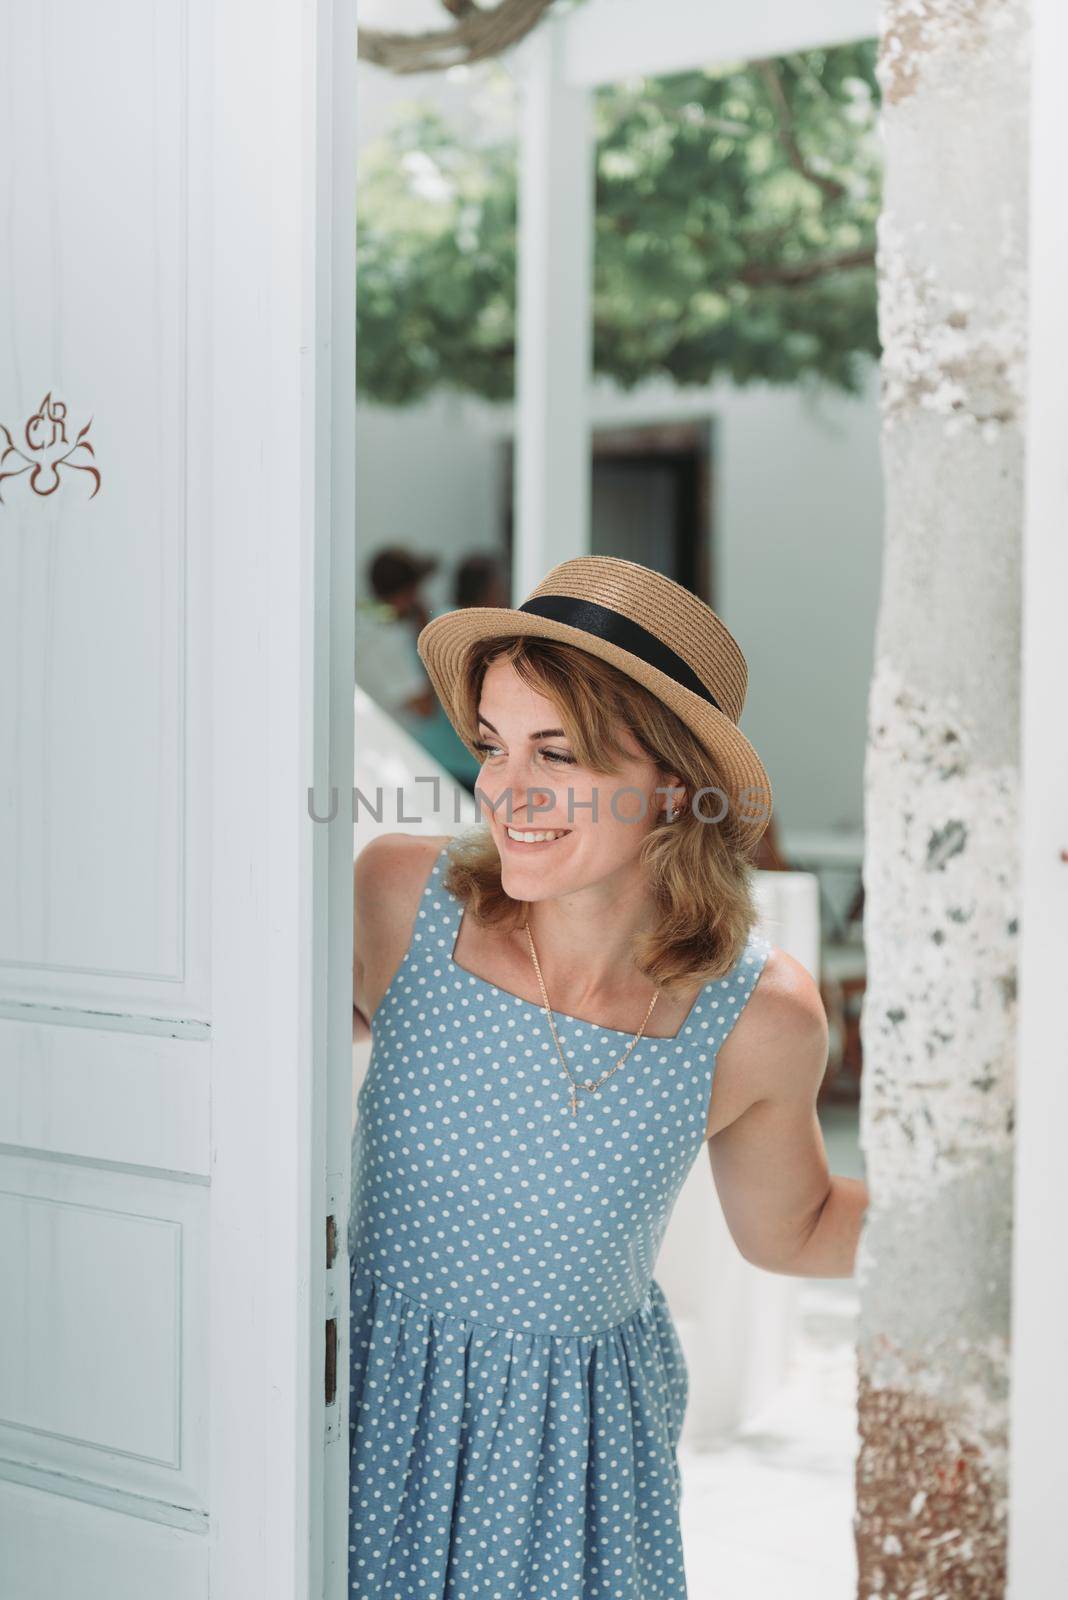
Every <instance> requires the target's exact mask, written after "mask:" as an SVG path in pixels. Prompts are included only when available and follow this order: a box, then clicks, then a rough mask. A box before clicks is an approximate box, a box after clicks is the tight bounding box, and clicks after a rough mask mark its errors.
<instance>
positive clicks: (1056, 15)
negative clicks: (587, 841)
mask: <svg viewBox="0 0 1068 1600" xmlns="http://www.w3.org/2000/svg"><path fill="white" fill-rule="evenodd" d="M1031 26H1032V41H1031V63H1032V65H1031V163H1030V227H1029V240H1028V252H1029V273H1028V293H1029V329H1028V345H1029V354H1028V399H1027V412H1028V420H1027V465H1026V477H1025V506H1024V538H1023V623H1024V628H1023V678H1022V741H1021V745H1022V750H1021V776H1022V784H1021V793H1022V815H1021V832H1020V840H1019V844H1020V851H1021V855H1020V862H1021V913H1020V956H1019V969H1018V974H1019V1033H1018V1047H1019V1048H1018V1055H1017V1066H1016V1161H1015V1197H1014V1198H1015V1206H1014V1211H1015V1224H1014V1230H1013V1240H1014V1259H1013V1298H1012V1367H1011V1384H1010V1400H1011V1416H1010V1437H1011V1440H1012V1453H1011V1456H1010V1462H1009V1482H1010V1496H1009V1502H1010V1503H1009V1585H1008V1592H1009V1595H1010V1597H1011V1600H1054V1597H1055V1596H1060V1595H1063V1594H1064V1593H1065V1589H1066V1586H1068V1552H1066V1549H1065V1542H1064V1526H1063V1525H1064V1506H1065V1502H1066V1499H1068V1464H1066V1462H1065V1457H1064V1451H1063V1450H1062V1449H1061V1447H1060V1441H1061V1440H1062V1439H1063V1438H1064V1437H1065V1434H1066V1432H1068V1371H1066V1369H1065V1361H1064V1352H1065V1349H1066V1348H1068V1280H1066V1278H1065V1274H1064V1271H1063V1268H1062V1267H1059V1266H1058V1262H1063V1257H1064V1250H1063V1240H1062V1238H1061V1220H1062V1218H1063V1216H1064V1194H1065V1178H1064V1130H1065V1128H1068V1050H1066V1047H1065V1023H1064V975H1065V971H1066V969H1068V716H1066V715H1065V709H1064V696H1065V686H1066V685H1068V635H1066V633H1065V626H1064V608H1065V597H1066V596H1068V542H1066V540H1065V533H1064V530H1065V527H1066V526H1068V470H1066V466H1065V460H1066V458H1065V449H1064V437H1065V430H1066V427H1068V415H1066V413H1068V407H1066V404H1065V393H1064V369H1065V364H1066V362H1068V302H1066V300H1065V294H1064V285H1065V281H1066V279H1068V211H1066V209H1065V205H1064V156H1063V152H1064V147H1065V142H1066V140H1068V106H1066V103H1065V96H1064V89H1063V84H1062V82H1061V79H1060V73H1059V71H1058V66H1059V63H1061V62H1063V60H1064V56H1065V52H1066V51H1068V13H1066V12H1065V9H1064V7H1063V6H1062V5H1060V4H1058V0H1033V5H1032V23H1031Z"/></svg>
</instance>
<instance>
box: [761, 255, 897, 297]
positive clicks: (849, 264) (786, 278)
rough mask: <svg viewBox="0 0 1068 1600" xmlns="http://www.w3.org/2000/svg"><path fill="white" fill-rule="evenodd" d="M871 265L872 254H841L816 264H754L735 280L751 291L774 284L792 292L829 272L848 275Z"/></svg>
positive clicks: (805, 262)
mask: <svg viewBox="0 0 1068 1600" xmlns="http://www.w3.org/2000/svg"><path fill="white" fill-rule="evenodd" d="M874 265H875V251H874V250H844V251H842V253H841V254H840V255H837V256H824V257H823V258H822V259H820V260H816V261H798V262H795V263H790V262H784V263H781V264H771V263H769V264H768V265H763V264H762V263H760V262H758V261H754V262H750V263H749V264H748V265H746V266H744V267H740V268H739V270H738V272H737V273H736V274H735V277H736V278H737V280H738V282H739V283H747V284H749V285H750V286H751V287H754V288H762V287H763V286H764V285H765V284H778V285H780V286H781V287H782V288H787V289H792V288H795V287H797V285H799V284H802V283H811V282H812V280H813V279H814V278H824V277H827V276H828V275H829V274H830V273H832V272H849V271H851V270H852V269H853V268H854V267H873V266H874Z"/></svg>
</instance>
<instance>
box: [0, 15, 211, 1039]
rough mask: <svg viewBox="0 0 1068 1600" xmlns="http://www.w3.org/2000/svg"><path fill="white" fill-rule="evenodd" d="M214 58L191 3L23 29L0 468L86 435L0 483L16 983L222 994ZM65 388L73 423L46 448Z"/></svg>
mask: <svg viewBox="0 0 1068 1600" xmlns="http://www.w3.org/2000/svg"><path fill="white" fill-rule="evenodd" d="M196 10H197V7H196V5H195V4H193V5H192V14H193V15H194V16H195V13H196ZM199 70H200V63H198V62H197V61H196V60H195V59H191V58H190V55H189V50H188V28H187V13H186V7H185V6H184V5H183V4H181V3H179V0H167V3H163V0H157V3H153V4H150V5H139V4H135V3H133V0H101V3H100V4H97V5H94V6H75V5H71V4H66V3H63V4H60V5H58V6H57V7H55V8H52V9H41V8H38V9H35V10H34V12H33V14H32V16H31V15H27V16H26V17H24V18H22V19H21V20H20V23H19V25H18V27H17V28H15V29H14V30H13V37H10V38H9V39H8V40H7V42H6V44H5V72H4V75H3V84H4V96H5V100H6V102H7V103H6V105H5V123H6V125H7V127H8V128H9V130H10V132H9V134H8V135H7V136H6V137H5V138H4V140H3V141H0V173H2V180H0V182H2V188H3V193H4V214H5V218H6V225H5V244H6V248H5V251H4V254H3V259H2V262H0V301H2V303H3V305H4V307H5V327H6V329H7V333H6V337H5V359H4V361H3V362H2V364H0V371H2V376H0V424H3V425H4V426H5V427H6V428H7V429H8V430H9V432H10V434H11V436H12V438H13V441H14V443H15V446H16V449H17V450H19V451H20V452H21V453H20V454H17V455H16V454H14V453H13V454H11V455H10V456H9V457H8V459H7V460H6V461H5V462H4V464H3V466H0V471H3V472H8V471H11V470H12V469H13V468H15V467H22V466H25V465H26V463H27V462H28V461H37V460H39V459H42V458H44V459H45V460H51V459H52V458H54V457H55V456H57V455H58V456H62V455H63V454H64V453H66V451H67V450H68V449H70V450H71V451H73V454H72V455H71V457H70V463H69V464H67V465H66V466H63V467H60V468H59V469H58V473H59V486H58V487H57V488H56V489H55V491H54V492H53V493H51V494H49V495H45V494H43V493H36V492H34V491H33V489H32V488H31V487H30V484H29V472H28V471H25V472H22V473H20V474H19V475H18V476H13V477H9V478H7V479H5V480H4V481H3V482H0V495H2V497H3V503H2V504H0V597H2V598H0V607H2V618H3V625H2V626H0V769H2V770H3V772H4V775H5V782H4V784H3V786H2V788H0V882H2V883H3V884H4V885H5V892H4V894H3V895H2V896H0V985H2V993H3V996H4V998H5V999H8V998H12V997H18V998H21V999H34V1000H42V999H49V998H52V997H59V998H61V999H62V1001H63V1002H65V1003H67V1004H71V1003H75V1002H76V1003H79V1004H83V1005H86V1006H93V1007H97V1008H102V1009H106V1010H112V1011H143V1012H148V1013H150V1014H153V1013H159V1012H161V1011H162V1012H166V1013H169V1014H185V1015H194V1016H199V1017H203V1016H204V1015H205V1014H206V1012H205V1007H206V1003H207V957H208V951H207V942H206V931H207V923H206V900H205V892H204V891H205V875H204V873H205V865H206V863H205V855H204V824H205V817H206V811H205V804H206V800H207V794H208V788H207V781H206V774H204V773H203V770H202V768H203V762H204V757H205V753H206V750H205V740H204V735H205V701H204V696H203V682H204V681H203V675H202V672H201V671H200V670H198V668H199V664H200V662H201V661H202V660H203V656H204V651H203V643H204V638H205V635H204V631H203V625H204V619H205V612H206V606H205V599H206V596H205V594H204V590H203V588H202V586H201V584H200V583H199V581H198V575H199V572H200V561H201V557H200V550H201V548H202V545H203V540H204V538H205V537H206V534H207V524H206V523H205V521H204V520H203V519H202V518H198V516H197V506H196V504H195V501H193V500H192V498H191V495H190V492H189V490H190V476H191V473H193V472H195V471H196V470H197V469H196V463H197V462H198V461H200V460H202V459H203V457H204V456H205V454H206V452H207V450H208V449H209V448H210V445H211V438H210V431H209V430H208V429H207V427H206V423H207V421H208V418H207V416H206V414H205V412H204V411H203V410H200V409H198V408H197V407H196V406H190V405H189V404H188V401H189V398H190V392H189V380H190V356H191V349H190V339H191V336H192V335H193V333H194V332H195V329H194V328H193V327H191V322H190V318H191V316H193V317H194V319H195V308H194V307H192V306H191V304H190V292H191V283H190V270H191V266H194V262H195V257H194V251H195V246H191V240H192V238H193V236H194V232H195V230H196V228H197V198H196V192H195V189H193V192H191V188H192V183H191V172H190V165H189V151H188V147H187V142H186V121H187V116H188V113H189V108H190V105H191V104H192V105H194V106H195V105H196V104H198V103H201V102H200V100H199V99H198V98H197V96H198V89H197V79H196V74H197V72H198V71H199ZM106 103H110V105H111V107H112V112H111V114H110V115H101V114H100V110H101V106H102V105H103V104H106ZM194 132H195V122H194ZM46 395H51V396H52V399H53V402H54V403H55V404H58V405H62V406H64V407H65V408H66V418H65V422H64V423H63V424H62V426H65V428H66V432H67V440H68V444H67V445H66V446H64V445H62V444H61V443H60V442H59V440H58V438H57V443H56V446H55V448H53V449H50V450H45V451H43V452H35V451H33V450H32V449H30V448H29V446H28V445H27V441H26V438H25V433H26V428H27V424H28V422H29V419H30V418H31V417H32V416H33V415H34V414H35V413H36V412H37V410H38V407H39V406H40V404H41V402H42V399H43V398H44V397H45V396H46ZM86 425H88V427H89V432H88V434H87V436H86V443H88V444H90V445H92V447H93V450H94V451H95V455H89V454H87V453H86V451H85V449H84V447H82V448H80V449H75V448H74V446H75V440H76V437H77V435H78V434H79V432H80V431H81V429H82V428H83V427H84V426H86ZM46 430H47V432H48V434H49V435H51V433H52V432H53V426H52V425H49V424H45V423H43V422H42V423H41V424H38V425H37V426H36V427H34V428H33V429H32V431H33V434H34V438H35V439H36V440H37V441H38V442H40V439H41V436H42V435H43V434H44V433H45V432H46ZM5 446H6V440H5V439H4V436H3V435H0V450H3V449H4V448H5ZM94 465H95V466H96V468H97V469H98V470H99V472H100V474H101V484H100V489H99V491H98V492H97V493H96V495H95V496H93V497H92V498H91V497H90V496H91V491H92V488H93V480H92V479H91V477H90V476H89V474H88V472H87V471H85V470H83V469H84V468H85V467H87V466H94ZM50 481H52V472H51V471H49V470H47V469H46V471H45V473H44V476H43V480H42V482H41V484H40V487H42V488H43V487H46V486H47V484H48V482H50ZM104 706H107V707H109V715H108V716H107V717H106V718H105V717H103V716H101V714H100V710H101V708H102V707H104ZM198 780H199V781H198Z"/></svg>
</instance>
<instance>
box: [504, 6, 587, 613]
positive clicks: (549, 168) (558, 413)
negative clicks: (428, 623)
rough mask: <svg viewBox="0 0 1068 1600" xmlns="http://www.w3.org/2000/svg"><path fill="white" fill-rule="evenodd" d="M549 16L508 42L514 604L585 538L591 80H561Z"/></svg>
mask: <svg viewBox="0 0 1068 1600" xmlns="http://www.w3.org/2000/svg"><path fill="white" fill-rule="evenodd" d="M562 40H563V30H562V27H561V25H560V23H559V22H554V21H553V20H552V19H551V18H550V19H549V20H548V21H546V22H545V23H543V24H542V26H541V27H540V28H538V29H537V30H536V31H535V32H534V33H533V34H531V35H530V36H529V37H528V38H527V39H526V40H525V41H524V43H523V46H522V48H521V49H520V50H519V51H517V52H516V54H515V58H514V66H515V73H516V82H517V86H518V89H519V95H520V112H519V227H518V260H517V273H518V279H517V289H516V295H517V315H516V407H515V415H516V456H515V467H516V471H515V550H514V559H513V563H512V585H513V587H512V600H513V604H518V603H519V601H520V600H522V599H523V598H524V597H525V596H526V595H527V594H528V593H529V592H530V590H531V589H532V588H533V587H534V585H535V584H536V583H537V582H538V580H539V579H540V578H542V577H543V576H544V574H545V573H546V572H547V571H548V569H549V568H550V567H552V566H555V565H556V563H557V562H558V561H565V560H567V559H568V558H569V557H570V556H576V555H585V554H586V553H587V551H588V549H589V538H590V533H589V529H590V426H589V406H588V388H589V381H590V364H591V349H592V313H591V306H590V298H591V290H590V280H591V274H592V265H593V259H592V243H593V184H594V149H593V134H592V118H591V105H590V91H589V90H588V89H585V88H576V87H574V86H572V85H569V84H566V83H565V82H564V81H563V76H562V72H561V54H562Z"/></svg>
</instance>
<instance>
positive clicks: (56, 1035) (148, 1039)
mask: <svg viewBox="0 0 1068 1600" xmlns="http://www.w3.org/2000/svg"><path fill="white" fill-rule="evenodd" d="M210 1074H211V1047H210V1045H209V1043H208V1042H207V1040H200V1041H188V1040H184V1039H163V1038H153V1037H152V1036H145V1035H144V1034H141V1033H116V1032H115V1031H114V1030H112V1029H105V1028H98V1027H88V1026H85V1025H84V1024H83V1023H82V1019H80V1018H79V1019H78V1022H76V1023H75V1022H71V1021H70V1020H68V1021H67V1022H65V1023H64V1024H62V1025H58V1024H56V1023H35V1022H31V1021H27V1022H10V1021H4V1020H2V1019H0V1147H7V1149H9V1150H11V1151H15V1150H23V1151H27V1150H32V1151H34V1152H35V1153H36V1154H38V1155H41V1156H49V1155H52V1156H56V1157H58V1158H60V1159H63V1160H71V1159H77V1160H83V1161H91V1162H94V1163H95V1164H98V1165H99V1164H100V1163H102V1162H105V1161H106V1162H110V1163H112V1164H114V1165H121V1166H125V1167H127V1168H130V1169H133V1168H135V1167H143V1168H145V1169H147V1170H150V1171H154V1172H158V1173H174V1174H179V1175H181V1176H183V1177H190V1178H200V1179H204V1180H206V1179H207V1178H208V1176H209V1174H210V1171H211V1076H210Z"/></svg>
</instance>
